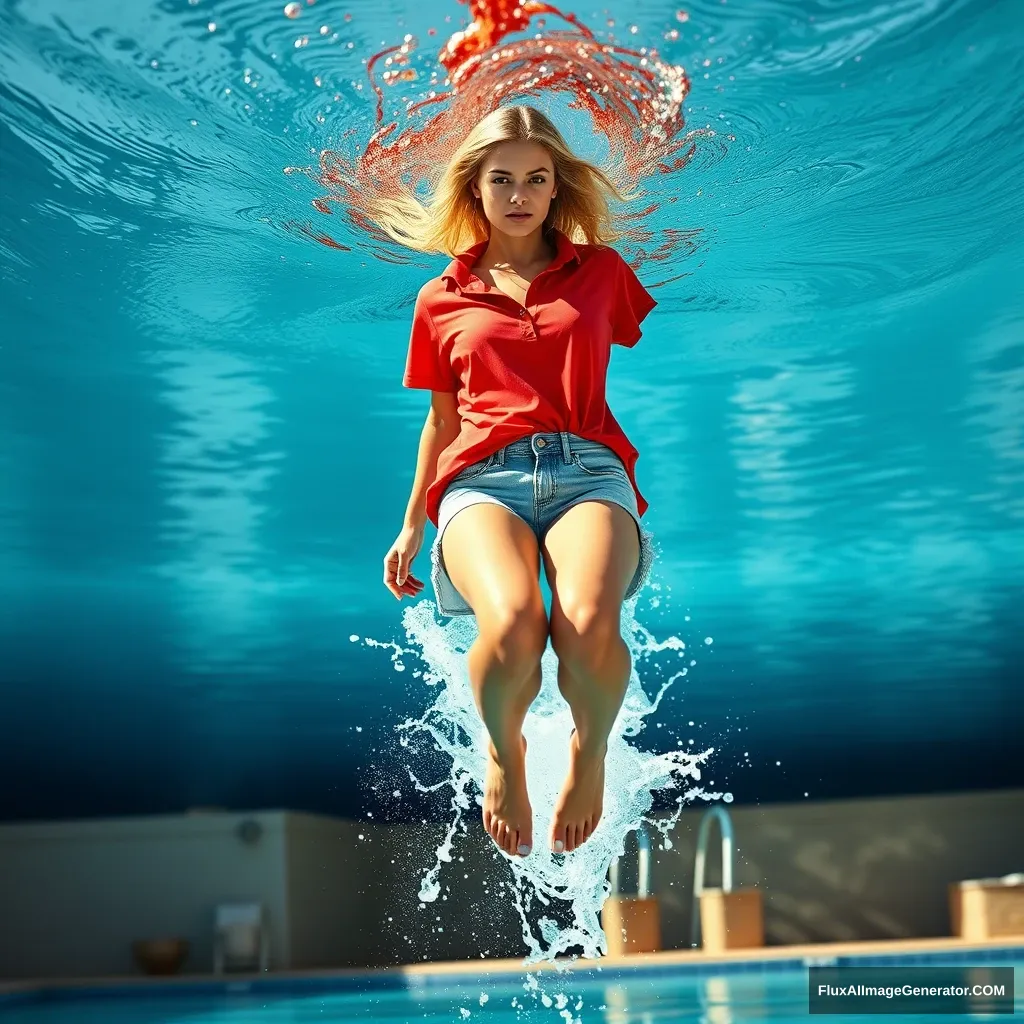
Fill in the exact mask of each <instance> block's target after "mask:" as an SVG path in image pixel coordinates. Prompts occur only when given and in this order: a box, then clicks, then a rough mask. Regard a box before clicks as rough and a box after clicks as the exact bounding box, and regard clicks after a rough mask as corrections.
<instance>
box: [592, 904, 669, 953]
mask: <svg viewBox="0 0 1024 1024" xmlns="http://www.w3.org/2000/svg"><path fill="white" fill-rule="evenodd" d="M601 923H602V925H603V926H604V933H605V935H606V936H607V938H608V955H609V956H626V955H628V954H630V953H653V952H655V951H656V950H659V949H661V916H660V913H659V911H658V901H657V900H656V899H655V898H654V897H653V896H648V897H645V898H644V899H641V898H640V897H639V896H609V897H608V899H607V900H606V901H605V905H604V909H603V910H602V911H601Z"/></svg>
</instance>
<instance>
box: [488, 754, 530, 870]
mask: <svg viewBox="0 0 1024 1024" xmlns="http://www.w3.org/2000/svg"><path fill="white" fill-rule="evenodd" d="M484 829H485V830H486V831H487V833H488V834H489V835H490V837H491V838H492V839H493V840H494V841H495V842H496V843H497V844H498V846H499V847H501V849H503V850H504V851H505V852H506V853H507V854H509V855H510V856H515V855H516V854H518V855H519V856H520V857H525V856H526V855H527V854H528V853H529V852H530V850H531V849H532V847H533V808H532V807H531V806H530V797H529V795H528V794H527V792H526V740H525V739H523V747H522V752H521V753H520V754H518V755H512V756H509V757H506V758H505V759H504V760H503V761H499V760H498V752H497V751H496V750H495V749H494V744H493V743H488V744H487V777H486V778H485V779H484Z"/></svg>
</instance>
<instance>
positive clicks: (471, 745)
mask: <svg viewBox="0 0 1024 1024" xmlns="http://www.w3.org/2000/svg"><path fill="white" fill-rule="evenodd" d="M638 599H639V595H638V596H637V597H634V598H632V599H631V600H630V601H629V602H627V603H626V604H625V605H624V606H623V610H622V624H623V629H622V635H623V638H624V639H625V640H626V643H627V644H628V645H629V648H630V652H631V654H632V658H633V669H632V672H631V677H630V681H629V688H628V690H627V693H626V696H625V700H624V702H623V706H622V710H621V712H620V714H619V716H618V719H617V720H616V723H615V726H614V728H613V730H612V734H611V736H610V737H609V740H608V755H607V759H606V762H605V764H606V771H605V778H606V784H605V798H604V811H603V815H602V818H601V821H600V823H599V825H598V827H597V829H596V830H595V831H594V833H593V835H592V836H591V837H590V838H589V839H588V840H587V841H586V842H585V843H583V845H582V846H580V847H579V848H578V849H577V850H575V851H573V852H572V853H571V854H554V853H552V852H551V850H550V841H549V835H550V828H551V820H552V816H553V813H554V806H555V801H556V799H557V797H558V794H559V792H560V790H561V787H562V784H563V781H564V779H565V776H566V773H567V771H568V768H569V734H570V732H571V730H572V724H573V723H572V716H571V713H570V711H569V708H568V705H567V704H566V703H565V701H564V699H563V698H562V696H561V694H560V693H559V692H558V687H557V661H556V659H555V656H554V652H553V650H552V649H551V648H550V646H549V648H548V650H547V651H546V652H545V654H544V658H543V660H542V663H541V667H542V674H543V679H542V686H541V692H540V695H539V696H538V697H537V699H536V701H535V702H534V704H533V706H532V707H531V709H530V712H529V714H528V715H527V718H526V723H525V725H524V728H523V735H524V736H525V737H526V741H527V751H528V752H527V784H528V786H529V793H530V801H531V803H532V805H533V811H534V819H533V831H534V843H533V852H532V853H531V854H530V855H529V856H528V857H509V856H508V855H507V854H505V853H504V852H500V854H499V855H500V856H502V857H504V858H505V859H506V860H507V861H508V863H509V867H510V870H511V872H512V879H513V886H512V889H513V891H514V892H515V899H516V907H517V910H518V913H519V916H520V919H521V923H522V934H523V942H524V943H525V945H526V947H527V949H528V950H529V955H528V957H527V959H526V961H525V962H526V963H527V964H530V963H535V962H539V961H541V960H553V959H554V958H555V957H556V956H558V955H559V954H564V953H567V952H568V951H570V950H573V949H575V948H577V947H582V950H583V953H582V955H583V956H586V957H597V956H601V955H604V954H606V953H607V942H606V940H605V935H604V932H603V930H602V929H601V925H600V921H599V919H598V914H599V913H600V910H601V907H602V905H603V904H604V901H605V899H606V897H607V896H608V894H609V891H610V886H609V885H608V883H607V882H606V875H607V873H608V869H609V867H610V865H611V862H612V860H613V859H614V858H615V857H617V856H620V855H621V854H622V853H623V852H624V848H625V841H626V837H627V836H628V834H629V833H630V832H631V831H633V830H634V829H636V828H637V827H638V826H639V825H640V824H641V822H643V821H644V820H649V822H650V824H651V825H652V827H654V828H656V829H657V830H658V831H660V832H661V834H662V843H663V845H664V848H666V849H668V848H670V847H671V845H672V842H671V839H670V838H669V832H670V831H671V829H672V827H673V826H674V825H675V823H676V821H677V819H678V817H679V814H680V812H681V811H682V809H683V807H684V806H685V804H686V803H688V802H690V801H692V800H694V799H704V800H713V799H718V798H719V797H721V796H722V794H720V793H710V792H706V791H705V790H704V789H703V788H701V787H699V786H696V785H693V786H690V787H689V788H685V786H686V782H687V780H693V782H695V783H696V782H698V781H699V780H700V777H701V770H700V769H701V766H702V765H703V764H704V762H705V761H706V760H707V759H708V758H709V757H710V756H711V754H712V753H713V752H714V751H713V748H709V749H707V750H704V751H702V752H700V753H693V752H690V751H683V750H677V751H670V752H668V753H664V754H653V753H650V752H647V751H644V750H642V749H641V748H640V747H639V746H637V745H635V744H633V743H630V742H628V740H629V738H631V737H635V736H637V735H638V734H639V733H640V732H641V731H642V729H643V728H644V719H646V718H647V716H649V715H651V714H653V713H654V712H655V711H657V709H658V706H659V704H660V703H661V700H662V697H663V696H664V695H665V693H666V691H667V690H668V689H669V687H670V686H672V684H673V683H674V682H675V681H676V680H678V679H680V678H682V677H684V676H685V675H686V674H687V673H688V671H689V669H690V668H691V667H692V666H693V665H694V664H695V663H696V662H695V660H694V659H693V658H692V656H691V655H690V653H689V652H688V651H687V649H686V644H685V643H684V642H683V641H682V640H680V639H679V638H678V637H676V636H670V637H669V638H668V639H666V640H663V641H658V640H656V639H655V637H654V636H653V635H652V634H651V633H650V632H649V631H648V630H647V629H646V628H645V627H644V626H642V625H641V624H640V623H639V622H638V621H637V620H636V617H635V607H636V602H637V600H638ZM403 625H404V627H405V630H406V635H407V637H408V639H409V641H410V642H411V644H412V648H411V649H404V648H402V647H400V646H396V645H394V644H384V643H381V642H378V641H374V640H371V639H367V640H365V641H364V643H365V644H367V645H368V646H376V647H388V648H390V649H392V651H393V652H394V655H393V660H395V661H396V662H397V663H398V664H400V663H401V657H402V656H403V655H405V654H411V653H418V654H419V656H420V657H421V658H422V659H423V661H424V663H425V664H426V666H427V669H426V671H425V672H424V673H423V674H422V678H423V680H424V682H425V683H427V684H429V685H431V686H436V687H438V693H437V696H436V699H435V700H434V702H433V704H432V705H431V706H430V707H429V708H428V710H427V711H426V712H425V714H424V715H423V716H422V717H420V718H417V719H409V720H407V721H405V722H403V723H402V724H401V725H400V726H398V728H399V731H400V733H401V741H400V742H401V746H402V748H403V749H405V750H408V751H409V752H410V753H414V752H417V751H418V750H419V749H420V748H419V744H418V742H417V738H422V739H426V740H427V743H428V745H429V746H430V747H431V748H433V747H435V746H436V748H437V749H439V750H440V751H441V752H442V753H443V754H444V755H445V761H446V763H447V762H448V760H449V759H450V765H451V767H450V774H449V775H448V777H447V778H443V779H441V780H440V781H436V782H432V783H430V784H429V785H427V784H424V783H423V782H421V781H420V780H419V779H418V778H417V775H416V773H415V770H414V769H413V767H412V766H410V767H409V773H410V776H411V778H412V779H413V781H414V783H415V784H416V786H417V788H419V790H420V791H421V792H437V791H439V790H442V789H444V788H450V789H451V793H452V797H451V819H450V820H449V822H448V828H447V831H446V834H445V837H444V839H443V841H442V842H441V844H440V846H439V847H438V849H437V851H436V859H435V863H434V864H433V866H431V867H430V868H429V869H426V871H425V873H424V876H423V878H422V880H421V885H420V892H419V898H420V900H421V901H422V902H424V903H430V902H433V901H435V900H436V899H437V898H438V896H439V894H440V892H441V875H442V873H443V871H444V868H445V865H446V864H449V863H451V862H452V860H453V844H454V841H455V837H456V835H457V834H458V832H459V829H460V825H461V823H462V822H463V820H466V821H467V824H468V826H469V827H470V828H474V827H475V828H480V829H482V828H483V825H482V823H481V821H480V807H479V805H480V804H481V802H482V796H481V794H482V793H483V784H484V775H485V772H486V766H487V756H486V750H487V741H488V736H487V732H486V729H485V727H484V724H483V722H482V721H481V719H480V716H479V713H478V711H477V708H476V705H475V703H474V700H473V694H472V690H471V687H470V681H469V675H468V671H467V663H466V651H467V650H468V649H469V647H470V646H471V645H472V643H473V641H474V640H475V639H476V636H477V630H476V624H475V619H473V618H472V617H471V616H465V617H460V618H455V619H451V620H449V621H448V622H447V623H446V624H444V625H441V624H439V623H438V621H437V618H436V617H435V614H434V605H433V603H432V602H430V601H427V600H424V601H420V602H419V603H418V604H416V605H414V606H412V607H410V608H407V609H406V610H405V613H404V615H403ZM666 654H667V655H668V656H669V657H670V658H677V659H679V661H680V662H681V663H682V664H681V665H680V666H679V668H678V669H675V670H674V671H670V672H669V674H668V678H667V679H666V680H665V682H664V683H663V684H661V686H660V689H659V690H658V692H657V694H656V695H654V697H653V698H651V697H649V696H648V694H647V693H646V692H645V691H644V688H643V686H642V685H641V682H640V676H639V672H638V668H639V667H640V666H642V664H643V663H644V662H645V661H647V659H649V658H651V657H652V656H655V655H666ZM659 792H668V793H674V794H675V801H676V810H675V811H674V812H673V813H672V814H670V815H668V816H658V817H650V818H646V816H647V815H648V813H649V812H650V810H651V808H652V806H653V803H654V797H655V794H656V793H659ZM495 849H497V847H496V848H495Z"/></svg>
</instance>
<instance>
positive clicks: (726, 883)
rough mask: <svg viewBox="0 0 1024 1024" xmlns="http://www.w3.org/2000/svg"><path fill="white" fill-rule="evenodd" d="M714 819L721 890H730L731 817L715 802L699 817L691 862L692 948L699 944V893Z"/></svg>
mask: <svg viewBox="0 0 1024 1024" xmlns="http://www.w3.org/2000/svg"><path fill="white" fill-rule="evenodd" d="M716 819H717V821H718V825H719V828H720V830H721V833H722V892H732V849H733V831H732V818H730V817H729V812H728V811H727V810H726V809H725V808H724V807H723V806H722V805H721V804H716V805H715V806H714V807H711V808H709V809H708V811H707V813H706V814H705V815H704V817H703V818H701V819H700V831H699V832H698V833H697V855H696V857H695V858H694V862H693V913H692V915H691V918H690V945H691V946H692V947H694V948H699V946H700V944H701V934H700V894H701V893H702V892H703V891H704V862H705V860H706V859H707V849H708V836H709V835H710V834H711V825H712V822H714V821H715V820H716Z"/></svg>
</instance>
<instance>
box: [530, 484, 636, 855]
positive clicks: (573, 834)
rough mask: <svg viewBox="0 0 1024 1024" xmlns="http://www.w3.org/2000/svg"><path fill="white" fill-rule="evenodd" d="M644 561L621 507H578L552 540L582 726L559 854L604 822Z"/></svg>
mask: <svg viewBox="0 0 1024 1024" xmlns="http://www.w3.org/2000/svg"><path fill="white" fill-rule="evenodd" d="M639 560H640V538H639V536H638V533H637V527H636V521H635V520H634V519H633V517H632V516H631V515H630V514H629V512H627V511H626V510H625V509H624V508H622V506H621V505H616V504H614V503H613V502H605V501H584V502H581V503H580V504H578V505H574V506H573V507H572V508H570V509H569V510H568V511H567V512H566V513H564V514H563V515H562V516H561V517H560V518H559V519H558V521H557V522H556V523H555V524H554V525H553V526H552V527H551V529H550V530H548V532H547V535H546V536H545V538H544V565H545V569H546V571H547V574H548V581H549V583H550V584H551V591H552V596H553V600H552V604H551V625H550V632H551V645H552V647H553V648H554V650H555V654H556V655H557V656H558V687H559V689H560V690H561V692H562V696H564V697H565V699H566V700H567V701H568V703H569V707H570V708H571V710H572V717H573V721H574V722H575V724H576V731H575V732H574V733H573V736H572V739H571V741H570V742H571V755H572V757H571V761H570V767H569V776H568V778H567V779H566V781H565V786H564V787H563V789H562V793H561V796H560V797H559V799H558V804H557V805H556V807H555V817H554V821H553V822H552V828H551V844H552V849H553V850H555V852H559V851H560V849H561V850H564V851H565V852H566V853H568V852H570V851H571V850H574V849H576V847H577V846H579V845H580V843H582V842H583V841H584V840H586V839H587V838H588V837H589V836H590V834H591V832H593V831H594V829H595V828H597V823H598V821H600V819H601V811H602V810H603V802H604V759H605V754H606V753H607V750H608V735H609V733H611V730H612V726H613V725H614V724H615V718H616V716H617V715H618V713H619V709H620V708H621V707H622V700H623V698H624V697H625V695H626V688H627V686H628V685H629V674H630V670H631V668H632V660H631V658H630V654H629V648H628V647H627V646H626V642H625V641H624V640H623V639H622V632H621V619H620V615H621V611H622V601H623V598H624V597H625V594H626V591H627V589H628V588H629V584H630V581H631V580H632V579H633V575H634V573H635V572H636V568H637V565H638V563H639ZM559 844H561V845H559Z"/></svg>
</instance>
